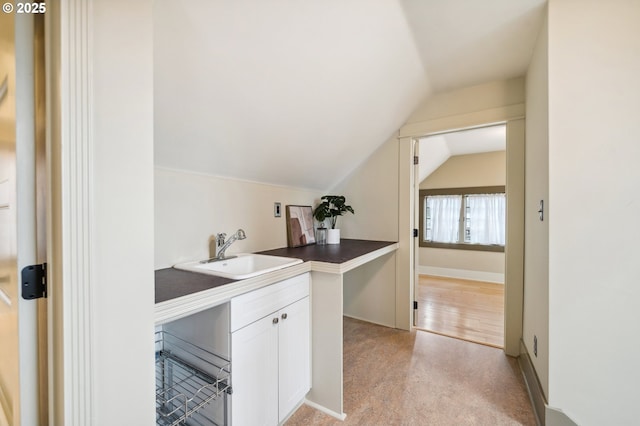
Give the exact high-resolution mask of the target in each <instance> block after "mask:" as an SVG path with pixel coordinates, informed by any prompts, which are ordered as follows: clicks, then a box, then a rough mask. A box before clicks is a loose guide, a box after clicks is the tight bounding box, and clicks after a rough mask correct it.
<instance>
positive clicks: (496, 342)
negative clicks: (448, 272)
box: [415, 275, 504, 348]
mask: <svg viewBox="0 0 640 426" xmlns="http://www.w3.org/2000/svg"><path fill="white" fill-rule="evenodd" d="M417 287H418V288H417V291H416V298H417V300H418V311H417V313H416V318H415V320H416V322H415V326H416V327H417V328H420V329H424V330H427V331H431V332H433V333H437V334H442V335H445V336H450V337H455V338H458V339H463V340H468V341H471V342H475V343H482V344H485V345H489V346H495V347H499V348H501V347H503V346H504V285H503V284H494V283H487V282H481V281H470V280H461V279H455V278H445V277H435V276H430V275H420V280H419V284H418V286H417Z"/></svg>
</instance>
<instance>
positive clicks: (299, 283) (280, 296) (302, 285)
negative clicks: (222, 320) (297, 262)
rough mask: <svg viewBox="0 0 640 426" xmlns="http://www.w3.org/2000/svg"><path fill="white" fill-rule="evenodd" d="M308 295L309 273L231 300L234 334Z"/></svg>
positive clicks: (232, 329)
mask: <svg viewBox="0 0 640 426" xmlns="http://www.w3.org/2000/svg"><path fill="white" fill-rule="evenodd" d="M308 295H309V273H305V274H302V275H298V276H296V277H293V278H289V279H286V280H284V281H280V282H278V283H275V284H272V285H269V286H266V287H263V288H261V289H258V290H255V291H251V292H249V293H246V294H243V295H240V296H238V297H234V298H233V299H231V331H232V332H234V331H236V330H238V329H240V328H242V327H244V326H246V325H248V324H251V323H252V322H254V321H257V320H259V319H260V318H262V317H264V316H266V315H269V314H271V313H273V312H276V311H277V310H279V309H281V308H283V307H284V306H287V305H290V304H291V303H293V302H295V301H297V300H300V299H302V298H304V297H306V296H308Z"/></svg>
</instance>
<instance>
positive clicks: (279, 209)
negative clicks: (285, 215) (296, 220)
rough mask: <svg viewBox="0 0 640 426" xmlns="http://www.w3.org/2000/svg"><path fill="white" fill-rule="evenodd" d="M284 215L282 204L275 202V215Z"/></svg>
mask: <svg viewBox="0 0 640 426" xmlns="http://www.w3.org/2000/svg"><path fill="white" fill-rule="evenodd" d="M280 216H282V204H280V203H278V202H275V203H273V217H280Z"/></svg>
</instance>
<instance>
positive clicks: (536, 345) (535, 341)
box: [533, 334, 538, 358]
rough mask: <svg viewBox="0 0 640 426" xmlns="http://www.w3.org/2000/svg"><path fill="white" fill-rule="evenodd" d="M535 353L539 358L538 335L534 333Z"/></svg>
mask: <svg viewBox="0 0 640 426" xmlns="http://www.w3.org/2000/svg"><path fill="white" fill-rule="evenodd" d="M533 355H534V356H535V357H536V358H538V336H536V335H535V334H534V335H533Z"/></svg>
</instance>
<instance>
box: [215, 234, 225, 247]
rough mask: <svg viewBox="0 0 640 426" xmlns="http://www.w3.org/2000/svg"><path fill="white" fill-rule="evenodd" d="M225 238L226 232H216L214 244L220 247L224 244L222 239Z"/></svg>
mask: <svg viewBox="0 0 640 426" xmlns="http://www.w3.org/2000/svg"><path fill="white" fill-rule="evenodd" d="M225 238H227V234H225V233H224V232H221V233H220V234H216V245H217V246H218V247H220V246H221V245H223V244H224V239H225Z"/></svg>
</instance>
